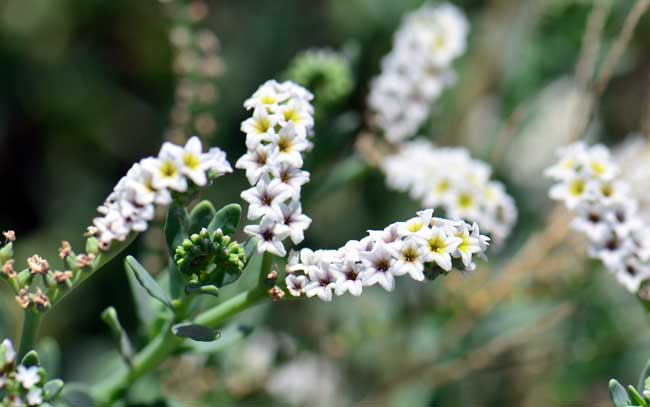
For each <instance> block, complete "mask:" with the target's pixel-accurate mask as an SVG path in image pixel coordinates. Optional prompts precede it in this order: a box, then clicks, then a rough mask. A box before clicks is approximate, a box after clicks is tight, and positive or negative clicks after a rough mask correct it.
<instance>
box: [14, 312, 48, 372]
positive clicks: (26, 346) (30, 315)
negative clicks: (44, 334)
mask: <svg viewBox="0 0 650 407" xmlns="http://www.w3.org/2000/svg"><path fill="white" fill-rule="evenodd" d="M41 317H42V314H41V313H40V312H38V311H35V310H26V311H25V319H24V320H23V333H22V335H21V337H20V348H18V360H21V359H22V358H23V356H25V355H26V354H27V353H28V352H29V351H31V350H34V347H35V346H34V344H35V341H36V335H38V327H39V325H40V322H41Z"/></svg>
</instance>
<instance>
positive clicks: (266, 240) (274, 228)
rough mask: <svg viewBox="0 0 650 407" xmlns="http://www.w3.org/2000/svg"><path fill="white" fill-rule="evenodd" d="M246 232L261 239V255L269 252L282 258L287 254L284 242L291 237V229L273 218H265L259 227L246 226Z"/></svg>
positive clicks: (259, 249) (258, 248)
mask: <svg viewBox="0 0 650 407" xmlns="http://www.w3.org/2000/svg"><path fill="white" fill-rule="evenodd" d="M244 232H245V233H246V234H248V235H249V236H253V237H257V238H258V239H259V242H258V244H257V251H258V252H259V253H263V252H269V253H271V254H275V255H276V256H280V257H284V256H285V255H286V254H287V251H286V250H285V248H284V245H283V244H282V241H283V240H284V239H286V238H287V237H288V236H289V228H287V227H286V226H285V225H282V224H279V223H278V222H277V220H276V219H275V218H274V217H273V216H269V215H267V216H264V217H263V218H262V222H261V223H260V224H259V225H247V226H245V227H244Z"/></svg>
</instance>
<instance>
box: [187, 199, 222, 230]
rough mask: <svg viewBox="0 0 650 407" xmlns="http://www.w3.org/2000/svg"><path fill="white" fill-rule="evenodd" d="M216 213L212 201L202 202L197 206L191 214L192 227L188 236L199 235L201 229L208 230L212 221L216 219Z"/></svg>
mask: <svg viewBox="0 0 650 407" xmlns="http://www.w3.org/2000/svg"><path fill="white" fill-rule="evenodd" d="M215 213H216V210H215V209H214V206H212V204H211V203H210V201H201V202H199V203H198V204H196V206H195V207H194V208H193V209H192V212H190V227H189V230H188V234H189V235H192V233H199V232H200V231H201V228H207V227H208V225H209V224H210V222H211V221H212V218H214V215H215Z"/></svg>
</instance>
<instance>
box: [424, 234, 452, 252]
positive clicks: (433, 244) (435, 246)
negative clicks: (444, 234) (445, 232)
mask: <svg viewBox="0 0 650 407" xmlns="http://www.w3.org/2000/svg"><path fill="white" fill-rule="evenodd" d="M427 243H428V245H429V250H431V251H432V252H434V253H438V254H443V253H444V252H445V249H446V248H447V245H446V244H445V241H444V240H443V239H442V238H441V237H440V236H435V237H433V238H431V239H429V241H428V242H427Z"/></svg>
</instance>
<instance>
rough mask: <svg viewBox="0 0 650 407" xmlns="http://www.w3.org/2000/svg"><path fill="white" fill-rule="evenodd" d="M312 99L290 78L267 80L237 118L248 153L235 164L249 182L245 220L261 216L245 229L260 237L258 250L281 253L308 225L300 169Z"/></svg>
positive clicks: (244, 196) (298, 239) (304, 174)
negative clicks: (247, 112)
mask: <svg viewBox="0 0 650 407" xmlns="http://www.w3.org/2000/svg"><path fill="white" fill-rule="evenodd" d="M312 99H313V95H312V94H311V93H310V92H309V91H307V90H306V89H305V88H303V87H301V86H299V85H296V84H295V83H293V82H283V83H278V82H276V81H274V80H270V81H267V82H266V83H264V84H263V85H262V86H260V87H259V89H257V91H256V92H255V93H254V94H253V96H252V97H251V98H250V99H248V100H246V101H245V102H244V107H245V108H246V109H247V110H253V117H250V118H248V119H246V120H245V121H244V122H242V125H241V130H242V131H243V132H244V133H246V148H247V150H248V151H247V152H246V154H244V155H243V156H242V157H241V158H240V159H239V160H238V161H237V163H236V164H235V166H236V167H237V168H240V169H243V170H246V177H247V178H248V182H249V183H250V184H251V185H253V187H252V188H250V189H247V190H245V191H243V192H242V193H241V197H242V199H244V200H245V201H246V202H248V203H249V207H248V219H249V220H257V219H261V220H260V223H259V224H257V225H248V226H246V227H245V228H244V232H246V233H247V234H248V235H250V236H254V237H257V238H258V239H259V243H258V246H257V249H258V251H259V252H260V253H262V252H269V253H273V254H275V255H277V256H285V255H286V254H287V253H286V249H285V248H284V244H283V243H282V242H283V240H285V239H286V238H287V237H290V238H291V241H293V243H294V244H298V243H300V242H302V241H303V239H304V232H305V230H306V229H307V228H309V225H310V224H311V219H310V218H309V217H308V216H306V215H304V214H303V213H302V205H301V204H300V191H301V188H302V185H304V184H305V183H307V182H308V181H309V173H308V172H307V171H303V170H302V164H303V159H302V154H303V153H304V152H305V151H307V150H309V149H311V147H312V144H311V142H310V141H309V140H308V137H310V136H311V133H312V129H313V127H314V118H313V114H314V108H313V106H312V105H311V103H310V101H311V100H312Z"/></svg>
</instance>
